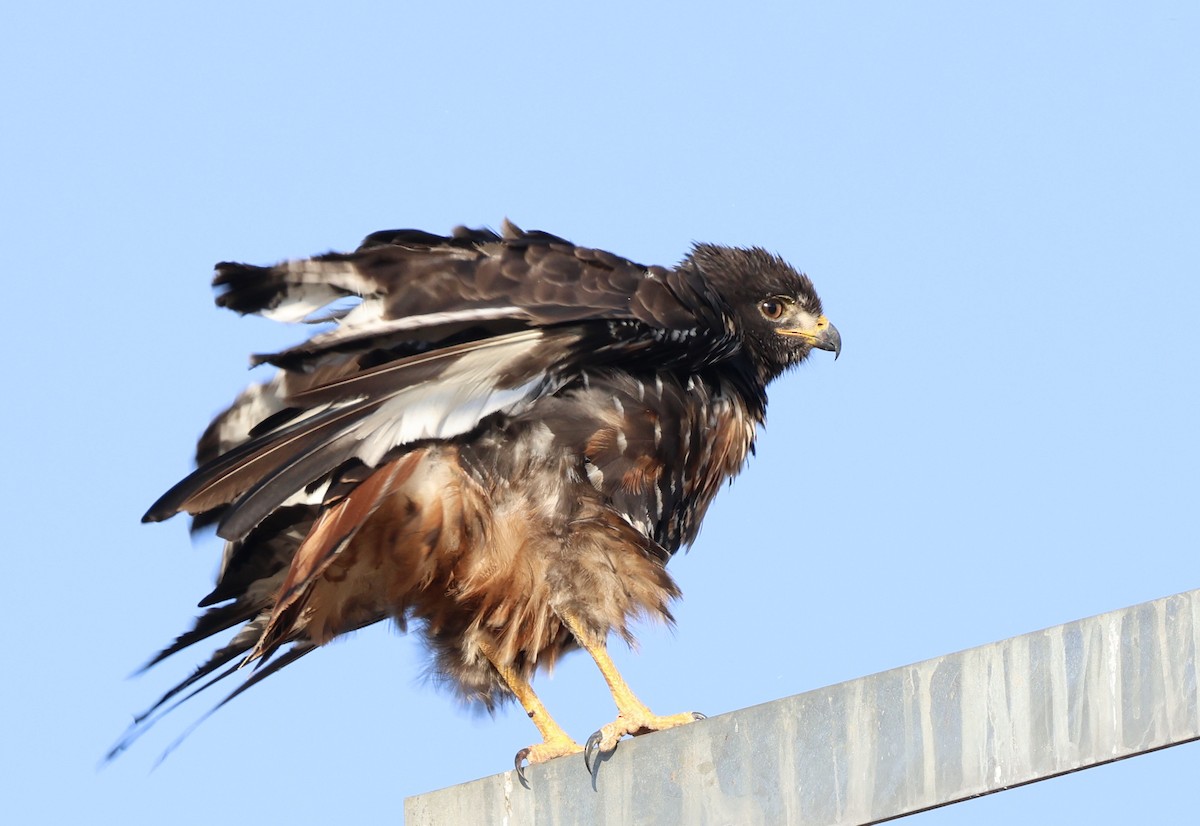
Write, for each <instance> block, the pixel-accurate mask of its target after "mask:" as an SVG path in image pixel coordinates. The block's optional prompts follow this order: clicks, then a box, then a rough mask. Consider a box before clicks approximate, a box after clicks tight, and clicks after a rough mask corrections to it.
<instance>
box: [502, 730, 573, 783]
mask: <svg viewBox="0 0 1200 826" xmlns="http://www.w3.org/2000/svg"><path fill="white" fill-rule="evenodd" d="M581 751H583V747H582V746H580V745H579V744H578V743H576V742H575V741H574V740H572V739H571V738H570V737H568V736H567V735H565V734H564V735H562V736H561V737H551V738H550V739H548V740H546V741H545V742H544V743H538V744H537V745H535V746H529V747H528V748H524V749H521V750H520V751H519V752H517V756H516V757H515V758H513V765H514V766H515V767H516V769H517V777H518V778H520V780H521V785H522V786H528V785H529V783H528V781H526V780H525V764H526V763H528V764H529V765H531V766H532V765H533V764H534V763H545V762H546V761H547V760H553V759H554V758H555V757H565V756H566V755H568V754H578V753H579V752H581Z"/></svg>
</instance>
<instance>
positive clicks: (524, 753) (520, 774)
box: [513, 749, 529, 788]
mask: <svg viewBox="0 0 1200 826" xmlns="http://www.w3.org/2000/svg"><path fill="white" fill-rule="evenodd" d="M527 757H529V749H521V750H520V751H519V752H517V756H516V757H514V758H513V765H514V766H515V767H516V769H517V779H518V780H520V781H521V785H522V786H524V787H525V788H529V781H528V780H526V779H525V767H524V766H523V765H521V764H522V763H524V762H525V759H526V758H527Z"/></svg>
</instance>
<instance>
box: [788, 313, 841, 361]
mask: <svg viewBox="0 0 1200 826" xmlns="http://www.w3.org/2000/svg"><path fill="white" fill-rule="evenodd" d="M779 332H780V334H782V335H785V336H795V337H796V338H802V339H805V340H806V341H808V342H809V343H810V344H812V346H813V347H814V348H816V349H817V350H829V351H830V352H831V353H833V360H834V361H837V357H838V356H840V355H841V354H842V334H841V333H839V332H838V329H837V327H834V326H833V325H832V324H830V323H829V319H827V318H826V317H825V316H821V317H820V318H818V319H817V324H816V326H815V327H813V328H812V329H810V330H804V329H801V328H799V327H793V328H791V329H785V330H780V331H779Z"/></svg>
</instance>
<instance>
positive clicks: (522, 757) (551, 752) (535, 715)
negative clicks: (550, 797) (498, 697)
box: [483, 646, 583, 783]
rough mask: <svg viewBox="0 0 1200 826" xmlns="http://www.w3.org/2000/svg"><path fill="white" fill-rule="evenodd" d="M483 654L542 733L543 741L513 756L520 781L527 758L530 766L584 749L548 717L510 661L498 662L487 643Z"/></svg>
mask: <svg viewBox="0 0 1200 826" xmlns="http://www.w3.org/2000/svg"><path fill="white" fill-rule="evenodd" d="M483 654H484V656H485V657H487V658H488V661H489V662H490V663H491V664H492V665H493V666H494V667H495V668H496V670H497V671H498V672H500V676H501V677H502V678H503V679H504V682H505V684H506V685H508V687H509V689H510V690H511V691H512V693H513V694H514V695H516V698H517V700H518V701H519V702H520V703H521V707H522V708H523V709H525V713H526V714H528V715H529V719H530V720H532V721H533V724H534V725H535V726H537V729H538V731H539V732H541V734H542V741H543V742H541V743H537V744H536V745H532V746H529V747H527V748H523V749H521V750H520V751H519V752H517V755H516V757H515V758H514V759H513V764H514V765H515V766H516V768H517V776H518V777H520V778H521V782H522V783H524V782H525V767H524V763H525V761H526V760H528V761H529V763H530V765H532V764H534V763H544V762H546V761H547V760H552V759H554V758H555V757H562V756H563V755H567V754H577V753H578V752H581V751H583V748H582V747H581V746H580V745H579V744H578V743H576V742H575V741H574V740H572V739H571V736H570V735H569V734H567V733H566V732H565V731H563V729H562V726H560V725H559V724H558V723H556V722H555V721H554V718H553V717H551V716H550V712H548V711H546V707H545V706H544V705H542V701H541V700H539V699H538V696H537V694H535V693H534V691H533V686H531V685H530V684H529V681H528V680H526V679H525V678H524V677H522V676H521V675H520V674H518V673H517V670H516V669H515V668H513V667H512V664H511V663H508V662H504V661H501V660H500V658H499V657H497V656H496V655H495V652H494V651H493V650H492V649H491V647H490V646H484V647H483Z"/></svg>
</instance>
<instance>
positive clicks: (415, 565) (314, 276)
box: [113, 221, 841, 779]
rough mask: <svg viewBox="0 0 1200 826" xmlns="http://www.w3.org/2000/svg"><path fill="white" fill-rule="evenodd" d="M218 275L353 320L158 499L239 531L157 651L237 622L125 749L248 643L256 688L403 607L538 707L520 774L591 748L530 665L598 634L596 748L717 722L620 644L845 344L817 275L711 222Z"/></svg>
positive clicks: (313, 347)
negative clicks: (827, 355) (685, 549)
mask: <svg viewBox="0 0 1200 826" xmlns="http://www.w3.org/2000/svg"><path fill="white" fill-rule="evenodd" d="M213 284H214V286H215V287H216V289H217V290H218V292H217V297H216V303H217V304H218V305H220V306H222V307H227V308H229V309H231V310H234V311H236V312H238V313H242V314H247V313H256V314H258V315H262V316H265V317H267V318H271V319H274V320H278V321H284V322H297V321H304V322H310V323H316V322H324V323H327V324H330V323H331V324H332V326H326V327H323V328H320V329H319V331H318V332H316V333H315V334H314V335H312V336H311V337H310V338H308V339H307V340H306V341H304V342H303V343H301V344H299V345H297V346H294V347H291V348H289V349H285V350H283V351H281V352H278V353H272V354H269V355H257V356H254V357H253V361H254V363H256V364H262V363H266V364H270V365H273V366H274V367H276V368H278V370H277V372H276V373H275V374H274V376H273V377H272V378H270V379H269V380H268V381H266V382H265V383H261V384H253V385H251V386H250V387H249V388H248V389H246V390H245V391H244V392H243V393H242V394H241V395H240V396H239V397H238V398H237V400H236V401H234V403H233V404H232V406H230V407H229V408H228V409H227V410H225V411H224V412H223V413H221V414H220V415H218V416H217V417H216V419H214V420H213V422H212V423H211V424H210V425H209V426H208V429H207V430H206V431H205V432H204V434H203V435H202V436H201V438H200V441H199V444H198V446H197V449H196V464H197V468H196V470H195V472H193V473H192V474H191V475H189V476H188V477H187V478H185V479H184V480H183V481H181V482H179V483H178V484H177V485H175V486H174V487H173V488H171V489H170V490H168V491H167V492H166V493H165V494H163V496H162V497H161V498H160V499H159V500H158V501H157V502H155V503H154V504H153V505H152V506H151V507H150V509H149V511H148V512H147V513H146V515H145V517H144V521H149V522H157V521H160V520H163V519H166V518H168V517H170V516H172V515H174V514H176V513H179V512H186V513H188V514H191V515H192V516H193V517H194V521H193V530H197V529H201V528H204V527H212V526H215V528H216V533H217V534H218V535H219V536H220V537H221V538H222V539H224V540H225V546H224V555H223V559H222V562H221V567H220V572H219V574H218V576H217V583H216V587H215V589H214V590H213V591H212V593H210V594H209V595H208V596H206V597H205V598H204V599H202V600H201V601H200V606H201V607H204V608H206V609H207V610H206V611H205V612H204V613H203V614H202V615H201V616H200V617H199V618H198V619H197V620H196V621H195V624H194V626H193V627H192V628H191V629H190V630H188V631H187V632H185V633H184V634H182V635H181V636H179V638H178V639H176V640H175V642H174V643H173V644H171V645H170V646H168V647H167V648H166V649H165V650H163V651H162V652H161V653H159V654H158V655H157V656H155V657H154V658H153V659H152V660H151V662H150V663H149V664H148V666H149V665H153V664H155V663H157V662H159V661H161V660H163V659H165V658H166V657H168V656H170V655H171V654H174V653H176V652H178V651H180V650H181V649H184V648H186V647H188V646H190V645H193V644H195V643H197V642H200V641H202V640H205V639H207V638H209V637H210V636H212V635H214V634H217V633H219V632H222V631H226V630H228V629H234V628H236V629H237V630H236V632H235V633H234V635H233V636H232V639H230V640H229V641H228V642H227V643H226V644H224V645H223V646H220V647H219V648H218V649H217V650H216V651H215V652H214V653H213V654H212V655H211V657H210V658H209V659H208V660H207V661H206V662H204V664H203V665H201V666H200V667H199V669H197V670H196V671H195V672H194V673H193V674H192V675H191V676H189V677H188V678H187V679H185V680H183V681H182V682H181V683H179V684H178V685H177V686H175V687H174V688H172V689H171V690H170V691H168V692H167V693H166V694H165V695H164V696H163V697H162V698H161V699H160V700H159V701H158V702H157V703H156V704H155V705H154V706H153V707H151V708H150V709H149V710H148V711H147V712H146V713H145V714H143V715H141V716H140V717H139V718H137V720H136V721H135V723H134V726H133V728H132V729H131V730H130V733H129V734H128V735H127V736H126V738H125V739H124V740H123V741H122V742H121V743H120V744H118V746H117V747H116V748H115V749H114V750H113V753H114V754H115V753H116V752H118V751H120V750H121V749H123V748H124V747H125V746H126V745H127V744H128V743H129V742H130V741H131V740H132V739H133V738H134V737H136V736H137V735H138V734H139V733H140V732H141V731H142V730H144V729H145V727H146V726H148V725H149V724H150V723H152V722H153V721H154V719H156V717H157V716H158V715H160V714H161V713H164V712H165V711H167V710H169V709H170V708H171V707H174V706H173V705H171V703H174V704H178V703H179V702H182V700H183V699H187V697H190V696H192V695H193V694H195V693H196V692H198V691H200V690H201V689H203V688H206V687H207V686H209V685H212V684H213V683H215V682H217V681H219V680H221V679H222V678H224V677H226V676H229V675H230V674H232V673H233V672H235V671H237V670H238V669H239V668H241V667H243V666H246V665H248V664H253V665H254V666H256V667H257V668H256V670H253V671H252V672H250V673H251V676H250V677H249V678H248V679H247V680H246V681H245V682H244V683H243V684H242V686H241V687H239V688H238V689H237V690H235V691H234V692H233V694H231V695H230V697H232V696H235V695H236V694H238V693H240V692H241V691H243V690H244V689H245V688H246V687H248V686H249V685H251V684H253V683H255V682H257V681H258V680H260V679H262V678H263V677H265V676H267V675H269V674H272V673H274V672H276V671H278V670H279V669H280V668H282V667H284V666H286V665H288V664H289V663H292V662H294V661H296V660H297V659H299V658H300V657H302V656H304V655H305V654H308V653H309V652H311V651H313V650H314V649H316V648H317V647H319V646H320V645H322V644H324V643H326V642H328V641H329V640H332V639H333V638H335V637H337V636H339V635H342V634H346V633H348V632H350V631H354V630H356V629H359V628H363V627H364V626H367V625H370V624H372V623H376V622H380V621H382V620H389V619H390V620H392V621H393V622H395V623H396V624H397V625H398V626H400V627H401V628H405V627H406V626H407V625H408V624H409V623H412V624H413V625H414V627H415V628H416V629H417V631H418V633H419V634H420V635H421V636H422V637H423V638H424V640H425V642H426V643H427V644H428V647H429V649H430V652H431V655H432V659H433V670H434V672H435V673H436V674H437V675H438V676H439V677H441V678H443V679H444V680H445V681H446V682H447V683H448V684H450V685H451V686H453V687H454V688H455V689H456V690H457V692H458V693H459V694H460V696H461V697H463V698H464V699H466V700H468V701H473V702H478V703H481V704H483V705H484V706H486V707H487V708H488V709H491V708H493V707H494V706H495V705H496V704H497V703H498V702H499V701H502V700H505V699H509V698H515V699H516V700H517V701H518V702H520V703H521V705H522V706H523V707H524V709H525V711H526V712H527V713H528V714H529V717H530V718H531V719H532V720H533V723H534V725H536V726H537V728H538V730H539V732H540V734H541V737H542V741H541V742H539V743H537V744H536V745H532V746H530V747H528V748H524V749H521V750H520V751H519V752H518V753H517V756H516V760H515V762H516V766H517V769H518V771H521V770H522V768H523V766H524V764H525V761H528V762H530V763H537V762H541V761H544V760H548V759H551V758H553V757H557V756H560V755H565V754H571V753H576V752H579V751H584V749H583V748H582V747H581V746H580V745H579V744H578V743H577V742H576V741H575V740H573V739H572V738H571V737H570V735H568V734H567V733H566V732H565V731H564V730H563V729H562V728H561V727H560V726H559V725H558V724H557V723H556V722H555V721H554V720H553V719H552V718H551V717H550V715H549V714H548V713H547V711H546V708H545V707H544V706H543V705H542V703H541V702H540V701H539V699H538V697H537V695H536V694H535V693H534V691H533V689H532V688H531V686H530V680H531V678H532V677H533V675H534V673H535V672H536V671H537V670H538V669H539V668H549V667H550V666H552V665H553V664H554V662H555V660H557V659H558V658H559V657H560V656H561V655H562V654H564V653H565V652H567V651H570V650H572V649H575V648H577V647H578V648H583V649H584V650H586V651H587V652H588V653H589V654H590V655H591V656H592V658H593V659H594V660H595V661H596V664H597V665H598V666H599V668H600V672H601V674H602V675H603V677H604V679H605V681H606V682H607V683H608V687H609V689H610V690H611V692H612V695H613V699H614V700H615V701H616V705H617V710H618V713H617V718H616V720H615V721H613V722H611V723H608V724H607V725H605V726H603V727H601V728H600V729H599V730H598V731H597V732H596V733H595V734H593V735H592V737H591V739H590V740H589V741H588V745H587V749H586V751H585V754H584V757H585V760H590V758H591V757H593V756H594V755H595V753H596V752H597V750H599V751H608V750H611V749H613V748H615V747H616V743H617V741H618V740H619V739H621V738H622V737H623V736H625V735H627V734H640V733H644V732H648V731H656V730H659V729H664V728H668V727H671V726H676V725H679V724H682V723H687V722H691V721H692V720H693V719H698V718H699V716H700V715H696V714H693V713H690V712H689V713H684V714H675V715H671V716H657V715H655V714H653V713H651V711H650V710H649V709H648V708H647V707H646V706H645V705H644V704H643V703H642V702H641V701H640V700H639V699H638V698H637V697H636V696H635V695H634V693H633V692H632V691H631V690H630V689H629V687H628V686H627V685H626V684H625V682H624V680H623V679H622V678H621V676H620V675H619V674H618V673H617V669H616V668H615V666H614V664H613V661H612V660H611V659H610V657H609V655H608V653H607V649H606V644H607V640H608V638H609V637H610V636H611V635H614V634H615V635H616V636H618V637H622V638H624V639H625V640H627V641H630V642H631V641H632V639H633V638H632V635H631V631H630V624H631V621H632V620H634V619H636V618H639V617H648V618H652V619H659V620H663V621H666V622H670V621H671V614H670V612H669V610H668V603H669V602H670V601H671V600H673V599H675V598H676V597H678V596H679V590H678V588H677V587H676V585H675V583H674V582H673V581H672V579H671V576H670V575H669V574H668V573H667V570H666V565H667V561H668V560H669V559H670V558H671V556H672V555H673V554H674V553H675V552H676V551H677V550H679V548H680V547H681V546H684V545H688V544H689V543H691V542H692V541H693V540H694V539H695V537H696V533H697V531H698V529H699V526H700V522H701V519H702V518H703V517H704V513H705V511H706V510H707V508H708V506H709V504H710V503H711V502H712V500H713V497H714V496H715V495H716V493H717V491H718V489H719V488H720V487H721V485H722V483H724V482H726V481H727V480H728V479H730V478H731V477H733V476H734V475H735V474H737V473H738V472H739V470H740V469H741V467H742V465H743V464H744V463H745V461H746V459H747V456H748V455H749V453H750V452H751V451H752V449H753V446H754V439H755V433H756V429H757V428H758V426H759V425H761V424H762V423H763V419H764V413H765V409H766V404H767V395H766V387H767V385H768V384H769V383H770V382H771V381H772V380H773V379H775V378H776V377H777V376H779V375H780V374H781V373H783V372H784V371H785V370H786V369H788V368H789V367H792V366H794V365H797V364H799V363H801V362H802V361H804V360H805V359H806V358H807V357H808V355H809V353H810V352H811V351H812V350H813V349H814V348H815V349H819V350H828V351H832V352H833V353H834V354H835V357H836V354H838V353H839V352H840V350H841V338H840V336H839V335H838V331H837V329H836V328H835V327H834V326H833V325H832V324H830V323H829V321H828V320H827V319H826V317H825V315H824V314H823V312H822V309H821V301H820V299H819V298H818V297H817V294H816V292H815V291H814V290H813V286H812V283H811V282H810V281H809V279H808V278H807V277H806V276H804V275H802V274H800V273H799V272H797V271H796V270H795V269H793V268H792V267H791V266H789V265H788V264H787V263H785V262H784V261H783V260H781V259H780V258H778V257H777V256H775V255H772V254H769V253H767V252H766V251H764V250H762V249H759V248H749V249H741V248H731V247H723V246H716V245H711V244H696V245H695V246H694V247H693V248H692V250H691V252H690V253H689V254H688V255H687V256H686V257H685V258H684V259H683V260H682V261H681V262H680V263H679V264H678V265H677V266H676V267H674V268H666V267H659V266H643V265H641V264H636V263H634V262H632V261H629V260H627V259H625V258H621V257H619V256H616V255H613V254H612V253H608V252H604V251H601V250H597V249H588V248H585V247H579V246H575V245H574V244H571V243H570V242H568V241H566V240H564V239H562V238H559V237H557V236H554V235H551V234H549V233H545V232H537V231H534V232H525V231H522V230H520V229H519V228H517V227H515V226H513V225H512V224H509V223H508V222H507V221H506V222H505V224H504V226H503V230H502V232H501V233H496V232H492V231H490V230H484V229H476V230H471V229H466V228H462V227H460V228H458V229H456V230H455V231H454V232H453V234H452V235H450V236H440V235H434V234H430V233H427V232H422V231H418V230H390V231H384V232H376V233H374V234H372V235H369V236H368V237H367V238H366V240H365V241H363V243H362V245H361V246H360V247H359V248H358V249H357V250H356V251H355V252H352V253H327V254H324V255H319V256H317V257H314V258H311V259H306V260H299V261H288V262H285V263H281V264H278V265H276V266H270V267H258V266H250V265H246V264H234V263H222V264H218V265H217V268H216V276H215V278H214V280H213ZM148 666H147V667H148ZM230 697H227V698H226V701H228V699H230ZM589 769H590V762H589ZM522 779H523V778H522Z"/></svg>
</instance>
